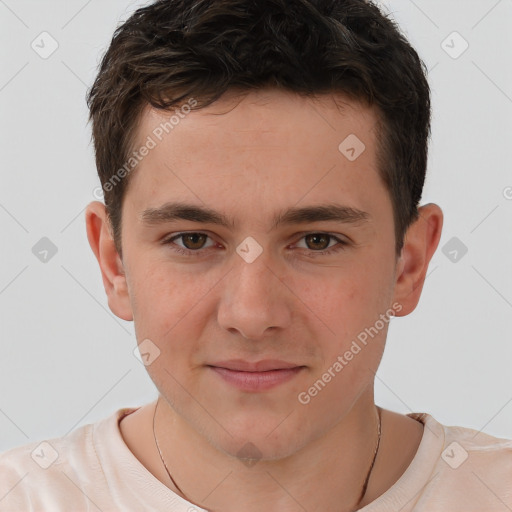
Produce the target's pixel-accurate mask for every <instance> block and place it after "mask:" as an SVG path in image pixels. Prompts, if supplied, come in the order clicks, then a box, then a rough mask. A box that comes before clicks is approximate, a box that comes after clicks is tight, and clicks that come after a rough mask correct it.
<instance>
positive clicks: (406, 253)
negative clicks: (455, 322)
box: [394, 203, 443, 316]
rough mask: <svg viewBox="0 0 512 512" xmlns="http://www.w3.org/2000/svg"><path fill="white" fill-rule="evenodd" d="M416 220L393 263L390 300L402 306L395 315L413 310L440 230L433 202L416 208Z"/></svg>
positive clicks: (438, 212)
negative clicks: (393, 270)
mask: <svg viewBox="0 0 512 512" xmlns="http://www.w3.org/2000/svg"><path fill="white" fill-rule="evenodd" d="M418 212H419V218H418V219H417V220H416V221H415V222H414V223H413V224H411V226H409V229H408V230H407V233H406V236H405V240H404V246H403V249H402V253H401V256H400V258H399V260H398V263H397V271H396V282H395V293H394V301H395V302H398V303H400V304H401V305H402V309H401V310H400V312H399V313H397V315H396V316H406V315H408V314H409V313H411V312H412V311H414V309H415V308H416V306H417V304H418V302H419V299H420V296H421V291H422V289H423V284H424V282H425V277H426V274H427V270H428V265H429V263H430V260H431V259H432V256H433V255H434V253H435V251H436V249H437V246H438V244H439V240H440V238H441V231H442V228H443V212H442V210H441V208H439V206H437V205H436V204H433V203H429V204H427V205H424V206H421V207H420V208H418Z"/></svg>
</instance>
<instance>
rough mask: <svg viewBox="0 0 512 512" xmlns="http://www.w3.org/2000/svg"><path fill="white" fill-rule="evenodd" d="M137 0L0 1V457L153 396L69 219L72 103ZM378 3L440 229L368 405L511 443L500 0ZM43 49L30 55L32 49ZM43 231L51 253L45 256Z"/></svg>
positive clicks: (81, 125)
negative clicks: (416, 61) (402, 52)
mask: <svg viewBox="0 0 512 512" xmlns="http://www.w3.org/2000/svg"><path fill="white" fill-rule="evenodd" d="M144 3H145V2H128V1H121V0H109V1H100V0H89V1H77V0H73V1H69V0H66V1H64V0H60V1H57V0H52V1H50V0H46V1H41V0H37V1H35V0H34V1H28V0H0V34H2V35H1V38H2V44H1V45H0V55H1V62H2V66H0V112H1V116H0V136H1V147H2V153H1V155H2V164H1V166H0V173H1V176H0V183H1V186H0V229H1V233H2V250H1V252H0V258H1V260H0V263H1V265H0V337H1V338H0V339H1V344H0V348H1V356H0V451H3V450H6V449H8V448H10V447H14V446H16V445H20V444H25V443H27V442H29V441H36V440H41V439H44V438H51V437H55V436H62V435H65V434H67V433H68V432H69V431H71V430H72V429H74V428H76V427H77V426H80V425H83V424H86V423H91V422H94V421H97V420H99V419H101V418H104V417H106V416H107V415H110V414H112V413H113V412H114V411H115V410H116V409H118V408H120V407H129V406H137V405H141V404H144V403H146V402H149V401H151V400H153V399H154V398H156V396H157V395H156V390H155V388H154V386H153V384H152V382H151V380H150V379H149V377H148V376H147V374H146V371H145V368H144V366H143V365H142V364H141V363H140V361H139V360H137V359H136V357H135V356H134V355H133V349H134V348H135V346H136V340H135V337H134V331H133V325H132V324H131V323H130V322H125V321H123V320H120V319H118V318H117V317H115V316H114V315H113V314H112V313H111V312H110V310H109V309H108V305H107V300H106V296H105V293H104V290H103V285H102V282H101V277H100V271H99V268H98V265H97V262H96V260H95V258H94V255H93V253H92V251H91V250H90V247H89V245H88V242H87V238H86V232H85V222H84V209H85V206H86V205H87V204H88V203H89V202H90V201H93V200H95V197H94V196H93V190H94V189H95V188H96V187H97V186H98V185H99V181H98V178H97V176H96V174H95V167H94V161H93V149H92V146H91V145H90V126H89V125H87V108H86V104H85V93H86V90H87V87H88V86H90V84H91V83H92V81H93V79H94V76H95V71H96V67H97V65H98V63H99V59H100V57H101V55H102V53H103V51H104V49H105V47H106V46H107V44H108V43H109V41H110V39H111V37H112V33H113V31H114V29H115V28H116V26H117V24H118V23H119V22H120V21H122V20H124V19H126V18H127V17H128V16H129V15H130V14H131V13H132V12H133V10H134V9H135V8H136V7H138V6H140V5H143V4H144ZM381 4H383V5H384V6H385V7H387V8H389V10H390V11H391V12H392V13H393V16H394V18H395V19H396V20H397V21H398V23H399V24H400V26H401V27H402V29H403V31H404V32H405V34H406V35H407V36H408V37H409V39H410V41H411V43H412V44H413V46H415V47H416V49H417V50H418V52H419V54H420V56H421V57H422V58H423V60H424V61H425V63H426V64H427V67H428V69H429V81H430V84H431V88H432V102H433V111H434V114H433V129H432V142H431V149H430V160H429V168H428V177H427V184H426V188H425V191H424V195H423V200H422V204H425V203H427V202H435V203H437V204H438V205H439V206H440V207H441V208H442V209H443V212H444V214H445V224H444V229H443V236H442V238H441V242H440V246H439V248H438V251H437V252H436V254H435V255H434V257H433V259H432V262H431V264H430V268H429V273H428V277H427V280H426V282H425V287H424V291H423V295H422V298H421V301H420V304H419V306H418V308H417V309H416V311H414V312H413V313H412V314H411V315H409V316H407V317H404V318H399V319H396V320H394V321H393V323H392V325H391V327H390V331H389V336H388V344H387V348H386V352H385V355H384V359H383V361H382V365H381V367H380V370H379V372H378V374H377V379H376V401H377V403H378V404H379V405H381V406H383V407H386V408H390V409H393V410H396V411H399V412H402V413H408V412H411V411H418V412H429V413H431V414H432V415H433V416H434V417H435V418H436V419H437V420H438V421H441V422H442V423H444V424H448V425H463V426H467V427H472V428H475V429H477V430H480V429H483V430H484V431H486V432H488V433H491V434H493V435H496V436H500V437H512V428H511V427H512V373H511V371H510V361H511V359H512V357H511V356H512V343H511V342H510V341H511V333H510V332H511V328H510V318H511V314H512V259H511V255H512V172H511V160H512V157H511V153H510V150H509V148H510V141H511V131H512V130H511V118H512V117H511V114H512V71H511V67H510V63H511V62H512V35H511V34H512V32H511V31H510V30H509V27H510V24H511V22H512V0H500V1H497V0H479V1H467V0H465V1H462V0H461V1H454V0H451V1H446V0H435V1H433V0H415V1H411V0H397V1H386V2H381ZM44 31H46V32H48V33H49V34H50V36H40V34H41V33H42V32H44ZM454 31H456V32H457V33H458V34H460V36H458V35H457V34H455V35H454V34H453V32H454ZM42 38H43V42H41V39H42ZM462 38H463V39H462ZM53 40H54V41H56V42H57V43H58V48H57V49H56V51H55V52H54V53H53V54H51V55H50V56H46V55H45V57H47V58H42V57H41V56H40V53H36V51H35V50H34V49H33V48H32V47H31V44H32V42H33V41H35V43H34V45H36V44H38V45H39V47H38V51H39V52H43V51H49V50H51V48H52V47H51V45H52V44H55V43H53ZM464 40H465V41H467V43H468V44H469V47H468V48H467V49H466V51H464V52H463V53H461V50H462V49H464V46H465V44H464ZM443 41H444V42H443ZM43 45H44V48H43ZM459 54H460V55H459ZM455 57H456V58H455ZM43 237H47V238H48V239H49V240H51V242H52V244H54V245H55V247H56V248H57V252H56V254H54V255H52V252H51V251H50V252H49V253H48V255H47V256H46V258H47V261H46V262H44V261H41V260H40V259H39V258H38V257H36V255H35V254H34V252H36V253H37V252H38V250H42V249H41V247H43V249H44V244H47V243H48V242H40V240H41V238H43ZM454 237H455V240H452V239H453V238H454ZM38 243H40V244H43V246H41V247H40V246H39V245H36V244H38ZM447 244H448V245H447ZM462 244H464V246H466V247H467V250H468V252H467V253H466V254H463V252H462V251H461V248H462ZM34 246H36V249H38V250H34V252H33V247H34ZM443 248H444V252H443ZM453 250H456V251H457V259H456V260H455V261H453V259H454V255H455V253H453ZM450 252H451V254H450ZM445 253H446V254H445ZM39 257H43V256H42V255H39Z"/></svg>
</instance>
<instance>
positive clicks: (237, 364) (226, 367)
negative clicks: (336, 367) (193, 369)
mask: <svg viewBox="0 0 512 512" xmlns="http://www.w3.org/2000/svg"><path fill="white" fill-rule="evenodd" d="M208 367H209V368H211V369H212V370H213V372H214V373H215V374H216V375H218V376H219V377H221V378H222V380H223V381H224V382H225V383H227V384H229V385H230V386H234V387H235V388H237V389H239V390H241V391H245V392H252V393H255V392H261V391H266V390H269V389H271V388H273V387H275V386H278V385H280V384H284V383H285V382H288V381H290V380H292V379H293V378H294V377H295V376H296V375H297V374H299V373H300V372H301V371H302V370H304V369H305V368H306V367H305V366H298V365H297V364H295V363H290V362H287V361H279V360H276V359H266V360H264V361H257V362H254V363H251V362H249V361H244V360H242V359H231V360H229V361H219V362H216V363H215V364H212V365H208Z"/></svg>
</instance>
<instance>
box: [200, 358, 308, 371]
mask: <svg viewBox="0 0 512 512" xmlns="http://www.w3.org/2000/svg"><path fill="white" fill-rule="evenodd" d="M208 366H214V367H217V368H225V369H226V370H233V371H238V372H268V371H271V370H288V369H290V368H297V367H299V366H301V365H298V364H295V363H289V362H287V361H280V360H278V359H265V360H262V361H257V362H254V363H251V362H249V361H244V360H243V359H230V360H229V361H219V362H217V363H212V364H210V365H208Z"/></svg>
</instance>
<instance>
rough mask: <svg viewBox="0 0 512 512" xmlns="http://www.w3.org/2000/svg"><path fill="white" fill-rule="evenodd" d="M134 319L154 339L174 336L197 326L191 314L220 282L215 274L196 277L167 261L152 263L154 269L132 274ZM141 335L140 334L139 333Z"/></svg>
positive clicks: (162, 339)
mask: <svg viewBox="0 0 512 512" xmlns="http://www.w3.org/2000/svg"><path fill="white" fill-rule="evenodd" d="M132 281H133V295H132V305H133V311H134V323H135V327H136V329H137V331H138V332H139V333H140V335H141V336H143V337H146V338H151V339H155V340H161V342H162V343H163V342H164V341H165V340H169V339H173V338H174V337H175V336H176V335H177V333H179V332H180V331H182V330H183V329H185V327H186V328H187V329H188V331H189V332H190V330H194V327H195V326H198V323H197V318H194V320H193V321H191V318H193V317H194V316H196V317H197V315H194V313H195V311H197V310H198V309H199V308H200V307H201V302H202V300H203V299H204V298H206V297H207V295H208V293H209V291H211V290H212V289H213V288H214V287H215V284H216V283H217V282H218V278H217V276H216V275H213V273H212V275H205V276H202V277H201V279H198V278H194V275H193V274H191V273H190V272H188V271H183V270H178V269H176V268H175V267H174V268H173V267H171V266H170V265H165V264H159V265H157V264H153V265H151V270H148V271H145V272H141V273H139V274H138V275H136V276H134V277H133V278H132ZM137 339H139V336H137Z"/></svg>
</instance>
